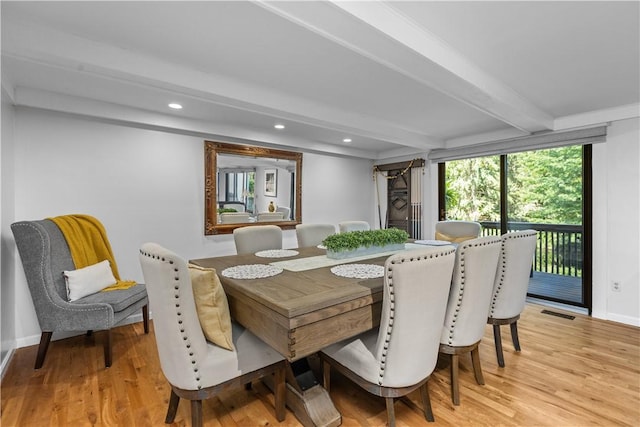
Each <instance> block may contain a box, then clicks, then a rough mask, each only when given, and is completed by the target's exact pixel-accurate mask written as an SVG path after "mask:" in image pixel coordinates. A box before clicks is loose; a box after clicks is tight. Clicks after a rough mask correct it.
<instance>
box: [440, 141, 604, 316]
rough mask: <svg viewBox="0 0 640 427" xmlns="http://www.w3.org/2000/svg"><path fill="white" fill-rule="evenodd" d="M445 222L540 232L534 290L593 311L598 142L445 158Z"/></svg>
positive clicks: (490, 230)
mask: <svg viewBox="0 0 640 427" xmlns="http://www.w3.org/2000/svg"><path fill="white" fill-rule="evenodd" d="M438 167H439V204H440V206H439V212H440V220H445V219H448V220H452V219H458V220H473V221H477V222H479V223H480V224H481V225H482V229H483V235H500V234H504V233H506V232H509V231H514V230H523V229H534V230H536V231H537V232H538V241H537V247H536V255H535V259H534V260H533V267H532V273H531V279H530V282H529V290H528V295H529V296H531V297H535V298H538V299H543V300H548V301H553V302H558V303H562V304H568V305H573V306H577V307H582V308H586V309H587V310H588V311H589V313H590V312H591V145H584V146H581V145H574V146H565V147H558V148H551V149H545V150H535V151H524V152H519V153H512V154H503V155H499V156H487V157H477V158H469V159H462V160H454V161H449V162H446V163H439V165H438Z"/></svg>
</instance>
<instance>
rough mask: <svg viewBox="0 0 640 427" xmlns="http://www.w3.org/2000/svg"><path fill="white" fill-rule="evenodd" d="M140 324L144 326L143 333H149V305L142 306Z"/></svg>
mask: <svg viewBox="0 0 640 427" xmlns="http://www.w3.org/2000/svg"><path fill="white" fill-rule="evenodd" d="M142 324H143V325H144V333H145V334H148V333H149V305H144V306H142Z"/></svg>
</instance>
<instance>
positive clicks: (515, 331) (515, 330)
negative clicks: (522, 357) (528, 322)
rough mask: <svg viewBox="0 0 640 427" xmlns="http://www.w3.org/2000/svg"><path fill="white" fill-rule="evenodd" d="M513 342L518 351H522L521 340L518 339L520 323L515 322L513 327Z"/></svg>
mask: <svg viewBox="0 0 640 427" xmlns="http://www.w3.org/2000/svg"><path fill="white" fill-rule="evenodd" d="M509 326H510V327H511V340H512V341H513V346H514V347H515V349H516V351H520V340H519V339H518V322H513V323H512V324H511V325H509Z"/></svg>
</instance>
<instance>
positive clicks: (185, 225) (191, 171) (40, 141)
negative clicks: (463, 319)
mask: <svg viewBox="0 0 640 427" xmlns="http://www.w3.org/2000/svg"><path fill="white" fill-rule="evenodd" d="M12 111H13V110H7V111H5V109H3V116H2V124H3V129H2V149H3V151H2V159H1V160H2V181H1V184H2V193H1V195H2V245H3V246H2V299H1V303H2V319H3V323H2V325H3V331H2V332H3V343H4V337H5V336H8V337H9V338H10V339H12V340H13V339H15V342H16V345H17V346H18V347H22V346H26V345H32V344H36V343H37V342H38V339H39V334H40V329H39V327H38V323H37V319H36V316H35V313H34V310H33V305H32V303H31V297H30V295H29V292H28V288H27V285H26V281H25V278H24V273H23V271H22V266H21V264H20V260H19V257H18V256H17V254H16V252H15V244H14V243H13V239H12V236H11V234H10V231H8V224H9V223H10V222H12V221H13V220H14V219H15V220H23V219H40V218H46V217H49V216H55V215H63V214H69V213H88V214H91V215H95V216H96V217H98V218H99V219H100V220H101V221H102V222H103V223H104V224H105V226H106V228H107V231H108V234H109V238H110V240H111V243H112V246H113V250H114V253H115V256H116V262H117V263H118V267H119V269H120V272H121V275H122V276H123V277H125V278H131V279H135V280H139V281H142V273H141V271H140V267H139V265H138V259H137V251H138V248H139V247H140V245H141V244H142V243H143V242H146V241H156V242H158V243H160V244H162V245H165V246H167V247H168V248H170V249H172V250H174V251H176V252H178V253H180V254H181V255H183V256H184V257H185V258H200V257H207V256H216V255H226V254H232V253H234V252H235V248H234V244H233V238H232V236H230V235H224V236H204V234H203V222H204V219H203V210H204V208H203V193H204V188H203V172H204V171H203V169H204V168H203V152H204V148H203V140H202V139H201V138H197V137H191V136H182V135H175V134H167V133H162V132H156V131H151V130H143V129H137V128H129V127H124V126H120V125H116V124H109V123H102V122H96V121H88V120H83V119H80V118H75V117H71V116H65V115H62V114H57V113H50V112H45V111H41V110H34V109H28V108H17V109H16V110H15V127H14V131H13V135H11V134H10V133H9V134H6V132H8V131H7V130H6V127H7V124H8V123H11V121H12V119H13V117H11V116H12V114H11V112H12ZM639 127H640V126H639V121H638V120H637V119H636V120H628V121H623V122H616V123H613V124H612V125H611V127H610V128H609V137H608V142H607V143H606V144H600V145H596V146H594V199H595V201H594V310H593V314H594V316H595V317H600V318H604V319H610V320H615V321H620V322H625V323H629V324H635V325H640V308H639V307H638V300H639V297H638V295H639V288H640V284H639V279H638V261H639V247H638V245H639V244H638V241H639V238H640V235H639V227H638V226H639V224H638V223H639V222H640V213H639V206H638V205H639V198H640V191H639V187H640V179H639V176H638V170H639V168H640V155H639V152H638V151H639V149H638V141H639V140H640V130H639ZM11 142H14V144H11ZM11 150H13V151H14V153H13V154H12V155H11V156H10V157H9V156H6V154H5V153H7V152H9V153H11ZM13 156H15V165H14V168H15V169H14V170H13V173H11V172H12V167H11V164H10V162H9V160H11V158H12V157H13ZM6 163H9V165H8V166H7V165H6ZM376 163H386V161H377V162H376ZM372 165H373V162H371V161H369V160H362V159H346V158H340V157H333V156H325V155H319V154H309V153H305V154H304V157H303V174H302V206H303V212H302V213H303V221H304V222H328V223H333V224H336V223H337V222H339V221H343V220H353V219H363V220H366V221H369V222H370V223H371V224H372V225H375V223H376V221H377V220H376V217H375V211H376V209H375V205H376V202H375V191H374V183H373V180H372ZM435 169H436V167H435V166H434V165H428V166H427V170H426V174H425V185H424V188H425V201H426V203H427V204H429V203H430V206H429V205H428V206H427V208H426V210H425V230H426V234H425V238H429V237H430V235H429V233H428V232H429V230H431V229H432V228H433V223H434V222H435V220H436V219H437V206H436V200H437V199H436V197H437V179H436V176H437V174H436V171H435ZM13 197H15V201H14V202H12V200H11V199H12V198H13ZM7 198H8V199H9V202H6V199H7ZM296 245H297V242H296V238H295V232H294V231H293V230H285V232H284V246H285V247H295V246H296ZM7 260H9V261H7ZM7 263H9V264H7ZM14 269H15V270H14ZM13 271H15V280H13V278H12V277H11V276H10V275H9V276H8V274H13ZM612 280H616V281H620V283H621V284H622V291H621V292H620V293H612V292H611V291H610V285H609V283H610V282H611V281H612ZM14 283H15V287H12V285H13V284H14ZM6 295H10V297H9V299H5V297H6ZM9 301H10V302H11V303H13V302H14V301H15V304H11V306H8V305H9V304H10V302H9ZM13 306H15V307H17V308H16V309H15V310H13V309H12V307H13ZM6 313H12V314H13V315H14V316H15V317H14V319H12V320H13V321H11V320H10V321H6V319H5V317H6ZM5 326H6V327H9V328H13V330H9V331H8V332H7V333H6V334H5V331H4V329H5ZM12 334H13V337H11V335H12ZM3 350H4V349H3Z"/></svg>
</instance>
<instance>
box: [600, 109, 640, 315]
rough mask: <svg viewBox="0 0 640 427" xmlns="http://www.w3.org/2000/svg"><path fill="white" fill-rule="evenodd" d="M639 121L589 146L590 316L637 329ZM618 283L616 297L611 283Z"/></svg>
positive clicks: (619, 125) (612, 129)
mask: <svg viewBox="0 0 640 427" xmlns="http://www.w3.org/2000/svg"><path fill="white" fill-rule="evenodd" d="M639 145H640V119H637V118H636V119H630V120H623V121H618V122H613V123H612V124H611V126H609V128H608V130H607V142H606V143H605V144H596V145H594V147H593V182H594V201H593V231H594V241H593V259H594V266H593V272H594V274H593V316H594V317H599V318H603V319H609V320H614V321H617V322H623V323H628V324H632V325H636V326H640V276H639V274H638V272H639V265H640V243H639V242H640V202H639V199H640V172H639V171H640V148H639ZM613 282H618V283H619V284H620V288H621V290H620V292H614V291H613V290H612V286H611V285H612V283H613Z"/></svg>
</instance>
